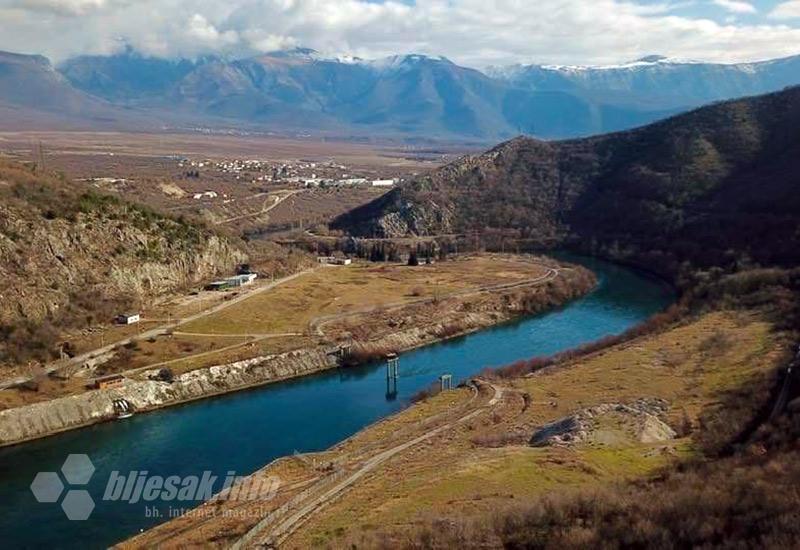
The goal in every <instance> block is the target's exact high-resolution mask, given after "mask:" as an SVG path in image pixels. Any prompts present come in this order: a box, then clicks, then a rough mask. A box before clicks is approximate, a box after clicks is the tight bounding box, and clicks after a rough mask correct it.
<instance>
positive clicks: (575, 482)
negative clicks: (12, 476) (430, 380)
mask: <svg viewBox="0 0 800 550" xmlns="http://www.w3.org/2000/svg"><path fill="white" fill-rule="evenodd" d="M787 345H788V341H787V340H786V339H785V338H784V335H783V334H781V333H780V332H775V331H774V330H773V327H772V325H771V324H770V323H769V322H767V321H766V320H764V319H763V318H762V317H761V316H759V315H757V314H754V313H748V312H734V311H721V312H713V313H708V314H704V315H701V316H698V317H694V318H689V319H685V320H683V321H681V322H679V323H677V324H675V325H673V326H671V327H666V328H665V329H663V330H661V331H659V332H658V333H656V334H652V335H647V336H643V337H640V338H637V339H635V340H633V341H631V342H626V343H624V344H620V345H616V346H613V347H611V348H609V349H606V350H603V351H602V352H599V353H596V354H593V355H592V356H590V357H586V358H578V359H576V360H575V361H572V362H570V363H568V364H564V365H560V366H559V367H557V368H550V369H546V370H543V371H541V372H538V373H536V375H534V376H528V377H523V378H519V379H512V380H499V381H496V382H491V383H490V384H489V383H482V382H478V386H477V387H476V389H475V391H474V392H472V391H470V390H469V389H467V388H465V389H459V390H457V391H454V392H445V393H442V394H440V395H438V396H436V397H434V398H432V399H430V400H427V401H425V402H423V403H421V404H419V405H416V406H414V407H412V408H410V409H407V410H405V411H403V412H401V413H399V414H397V415H395V416H392V417H390V418H388V419H385V420H383V421H381V422H379V423H377V424H375V425H373V426H370V427H368V428H366V429H364V430H362V431H361V432H359V433H358V434H357V435H355V436H354V437H352V438H350V439H348V440H346V441H344V442H342V443H340V444H338V445H335V446H334V447H332V448H330V449H329V450H327V451H324V452H321V453H314V454H309V455H304V456H303V457H302V458H301V459H300V458H297V457H294V458H292V457H287V458H284V459H282V460H278V461H275V462H273V463H271V464H270V465H269V466H267V467H265V468H264V469H262V470H260V471H259V472H257V473H256V474H254V475H257V476H262V477H269V476H278V477H279V478H280V479H281V482H282V485H281V491H280V492H279V495H278V497H277V498H276V500H275V501H274V502H272V501H271V502H268V503H264V502H256V503H241V502H239V503H230V502H219V501H217V502H210V503H207V504H205V505H203V506H202V507H201V508H200V509H199V510H198V513H197V514H195V515H192V516H187V517H184V518H179V519H175V520H173V521H171V522H169V523H166V524H164V525H162V526H160V527H158V528H156V529H153V530H151V531H149V532H146V533H144V534H142V535H140V536H137V537H135V538H133V539H131V540H130V541H128V542H126V543H125V544H124V545H122V546H123V547H126V548H139V547H143V546H150V545H153V544H158V545H159V547H162V548H173V547H175V548H177V547H182V546H185V545H208V544H212V543H213V544H215V545H221V546H234V547H242V548H250V547H254V546H258V545H259V544H274V543H279V544H281V547H282V548H283V547H286V548H308V547H331V546H332V547H349V546H350V545H351V544H355V545H357V546H358V547H386V546H387V545H390V546H391V545H400V546H402V545H403V544H404V543H405V542H408V541H410V540H418V539H416V538H415V537H417V536H421V535H419V533H421V532H422V531H424V530H426V529H429V531H426V532H430V530H432V531H434V532H435V531H436V529H437V528H436V527H435V526H432V525H431V522H434V523H435V519H436V518H441V520H442V521H445V522H452V521H457V522H460V524H463V523H464V522H465V521H467V520H470V519H471V518H478V517H481V516H482V515H483V514H491V513H492V512H493V511H498V510H503V509H506V508H508V507H511V506H513V505H514V503H515V502H517V501H520V500H524V499H531V498H535V497H537V496H539V495H544V494H547V493H548V492H549V491H551V490H553V489H554V488H556V487H558V488H559V490H561V491H570V490H579V489H581V488H584V489H589V488H591V489H595V490H596V489H600V488H602V487H608V486H612V485H614V484H617V483H619V482H622V481H625V480H634V479H643V478H647V477H648V476H650V475H652V474H654V473H656V472H658V471H659V470H660V469H661V468H663V467H665V466H667V465H669V464H672V463H674V462H676V461H679V460H681V459H683V458H687V457H690V456H692V455H694V454H696V453H697V452H698V449H699V448H700V447H702V446H703V445H707V444H708V443H707V438H708V437H709V435H710V434H709V428H712V427H713V430H714V431H715V432H716V433H714V434H713V437H715V438H719V439H724V438H726V437H727V436H728V435H729V432H730V431H731V430H732V429H734V428H735V426H736V424H737V422H738V418H737V414H739V413H738V412H737V411H736V407H737V406H736V404H735V403H734V402H733V401H731V398H732V396H733V395H735V394H736V392H738V391H739V388H740V387H742V385H750V386H751V387H753V388H757V387H760V386H761V385H763V384H764V383H765V382H769V380H770V374H771V372H772V370H773V369H774V368H775V367H776V365H778V364H779V362H780V360H781V359H782V357H783V355H784V351H785V349H786V348H787ZM754 391H755V390H754ZM731 407H732V409H731ZM723 419H727V420H728V422H722V420H723ZM701 427H702V428H701ZM234 508H235V511H236V512H235V513H233V512H232V509H234ZM249 508H253V509H255V508H258V509H259V510H260V516H259V515H257V514H250V515H248V514H246V513H245V512H246V511H247V510H248V509H249Z"/></svg>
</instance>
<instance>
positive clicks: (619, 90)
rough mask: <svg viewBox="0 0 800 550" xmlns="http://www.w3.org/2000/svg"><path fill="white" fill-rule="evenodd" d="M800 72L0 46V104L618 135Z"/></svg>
mask: <svg viewBox="0 0 800 550" xmlns="http://www.w3.org/2000/svg"><path fill="white" fill-rule="evenodd" d="M798 69H800V58H788V59H783V60H776V61H769V62H763V63H751V64H744V65H714V64H704V63H685V62H675V61H672V60H667V59H663V58H658V57H652V58H646V59H643V60H640V61H637V62H634V63H630V64H626V65H622V66H617V67H605V68H586V67H551V66H535V65H532V66H514V67H505V68H496V69H492V70H491V71H489V74H488V75H487V74H484V73H482V72H480V71H477V70H474V69H469V68H466V67H462V66H459V65H457V64H455V63H453V62H451V61H449V60H447V59H445V58H442V57H437V56H425V55H398V56H391V57H387V58H384V59H377V60H363V59H357V58H333V57H326V56H324V55H321V54H319V53H318V52H315V51H314V50H309V49H303V48H297V49H294V50H288V51H279V52H272V53H268V54H264V55H260V56H257V57H251V58H246V59H234V60H230V59H223V58H219V57H208V58H203V59H198V60H193V61H190V60H167V59H159V58H152V57H147V56H143V55H141V54H138V53H136V52H135V51H132V50H130V49H128V50H125V51H123V52H122V53H119V54H117V55H112V56H82V57H77V58H74V59H70V60H67V61H65V62H63V63H62V64H61V65H59V67H58V70H57V71H56V70H54V69H53V68H52V67H51V66H50V65H49V63H48V62H47V61H46V60H45V59H44V58H41V57H36V56H20V55H15V54H0V107H2V106H3V105H14V106H16V107H17V108H18V109H20V112H22V111H23V110H24V109H31V110H34V111H38V112H41V113H45V114H47V116H49V117H53V119H55V118H56V117H61V118H65V117H66V118H69V119H71V120H82V121H84V122H85V123H87V124H92V123H96V124H105V125H116V126H117V127H119V128H123V129H124V128H126V127H130V126H131V125H134V126H136V125H138V126H146V125H148V124H149V125H150V126H151V127H160V126H161V125H162V124H166V125H171V126H179V127H188V126H210V127H229V126H232V125H234V126H238V127H242V128H244V129H249V130H269V131H279V132H287V133H314V134H317V135H321V134H324V135H336V136H341V137H351V136H357V137H365V136H370V137H371V136H377V137H380V136H383V137H402V138H412V139H413V138H424V139H444V140H462V141H470V142H482V143H487V142H495V141H499V140H503V139H509V138H511V137H513V136H516V135H520V134H525V135H531V136H536V137H538V138H542V139H562V138H571V137H582V136H589V135H597V134H602V133H607V132H612V131H618V130H625V129H629V128H633V127H637V126H641V125H644V124H647V123H650V122H653V121H656V120H660V119H663V118H666V117H668V116H671V115H674V114H677V113H679V112H682V111H685V110H687V109H691V108H694V107H697V106H700V105H703V104H706V103H708V102H711V101H717V100H721V99H730V98H734V97H740V96H745V95H752V94H757V93H763V92H768V91H776V90H779V89H782V88H783V87H785V86H787V85H792V84H800V70H798ZM17 118H19V117H17ZM28 118H29V119H32V118H33V116H32V115H29V116H28ZM40 118H41V117H40Z"/></svg>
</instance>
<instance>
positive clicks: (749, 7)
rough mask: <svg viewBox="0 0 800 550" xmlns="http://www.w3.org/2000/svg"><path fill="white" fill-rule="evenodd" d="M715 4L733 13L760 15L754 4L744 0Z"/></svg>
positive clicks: (722, 0) (720, 1) (721, 0)
mask: <svg viewBox="0 0 800 550" xmlns="http://www.w3.org/2000/svg"><path fill="white" fill-rule="evenodd" d="M714 4H716V5H717V6H719V7H721V8H724V9H726V10H728V11H730V12H733V13H758V10H757V9H756V7H755V6H754V5H753V4H751V3H750V2H743V1H742V0H714Z"/></svg>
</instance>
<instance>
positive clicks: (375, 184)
mask: <svg viewBox="0 0 800 550" xmlns="http://www.w3.org/2000/svg"><path fill="white" fill-rule="evenodd" d="M393 185H394V180H373V182H372V187H392V186H393Z"/></svg>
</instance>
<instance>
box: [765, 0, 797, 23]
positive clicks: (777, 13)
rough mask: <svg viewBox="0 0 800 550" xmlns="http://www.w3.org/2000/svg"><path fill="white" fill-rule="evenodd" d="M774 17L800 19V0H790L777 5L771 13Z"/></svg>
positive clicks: (771, 16)
mask: <svg viewBox="0 0 800 550" xmlns="http://www.w3.org/2000/svg"><path fill="white" fill-rule="evenodd" d="M769 16H770V18H772V19H800V0H790V1H789V2H783V3H781V4H778V5H777V6H775V9H773V10H772V11H771V12H770V13H769Z"/></svg>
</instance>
